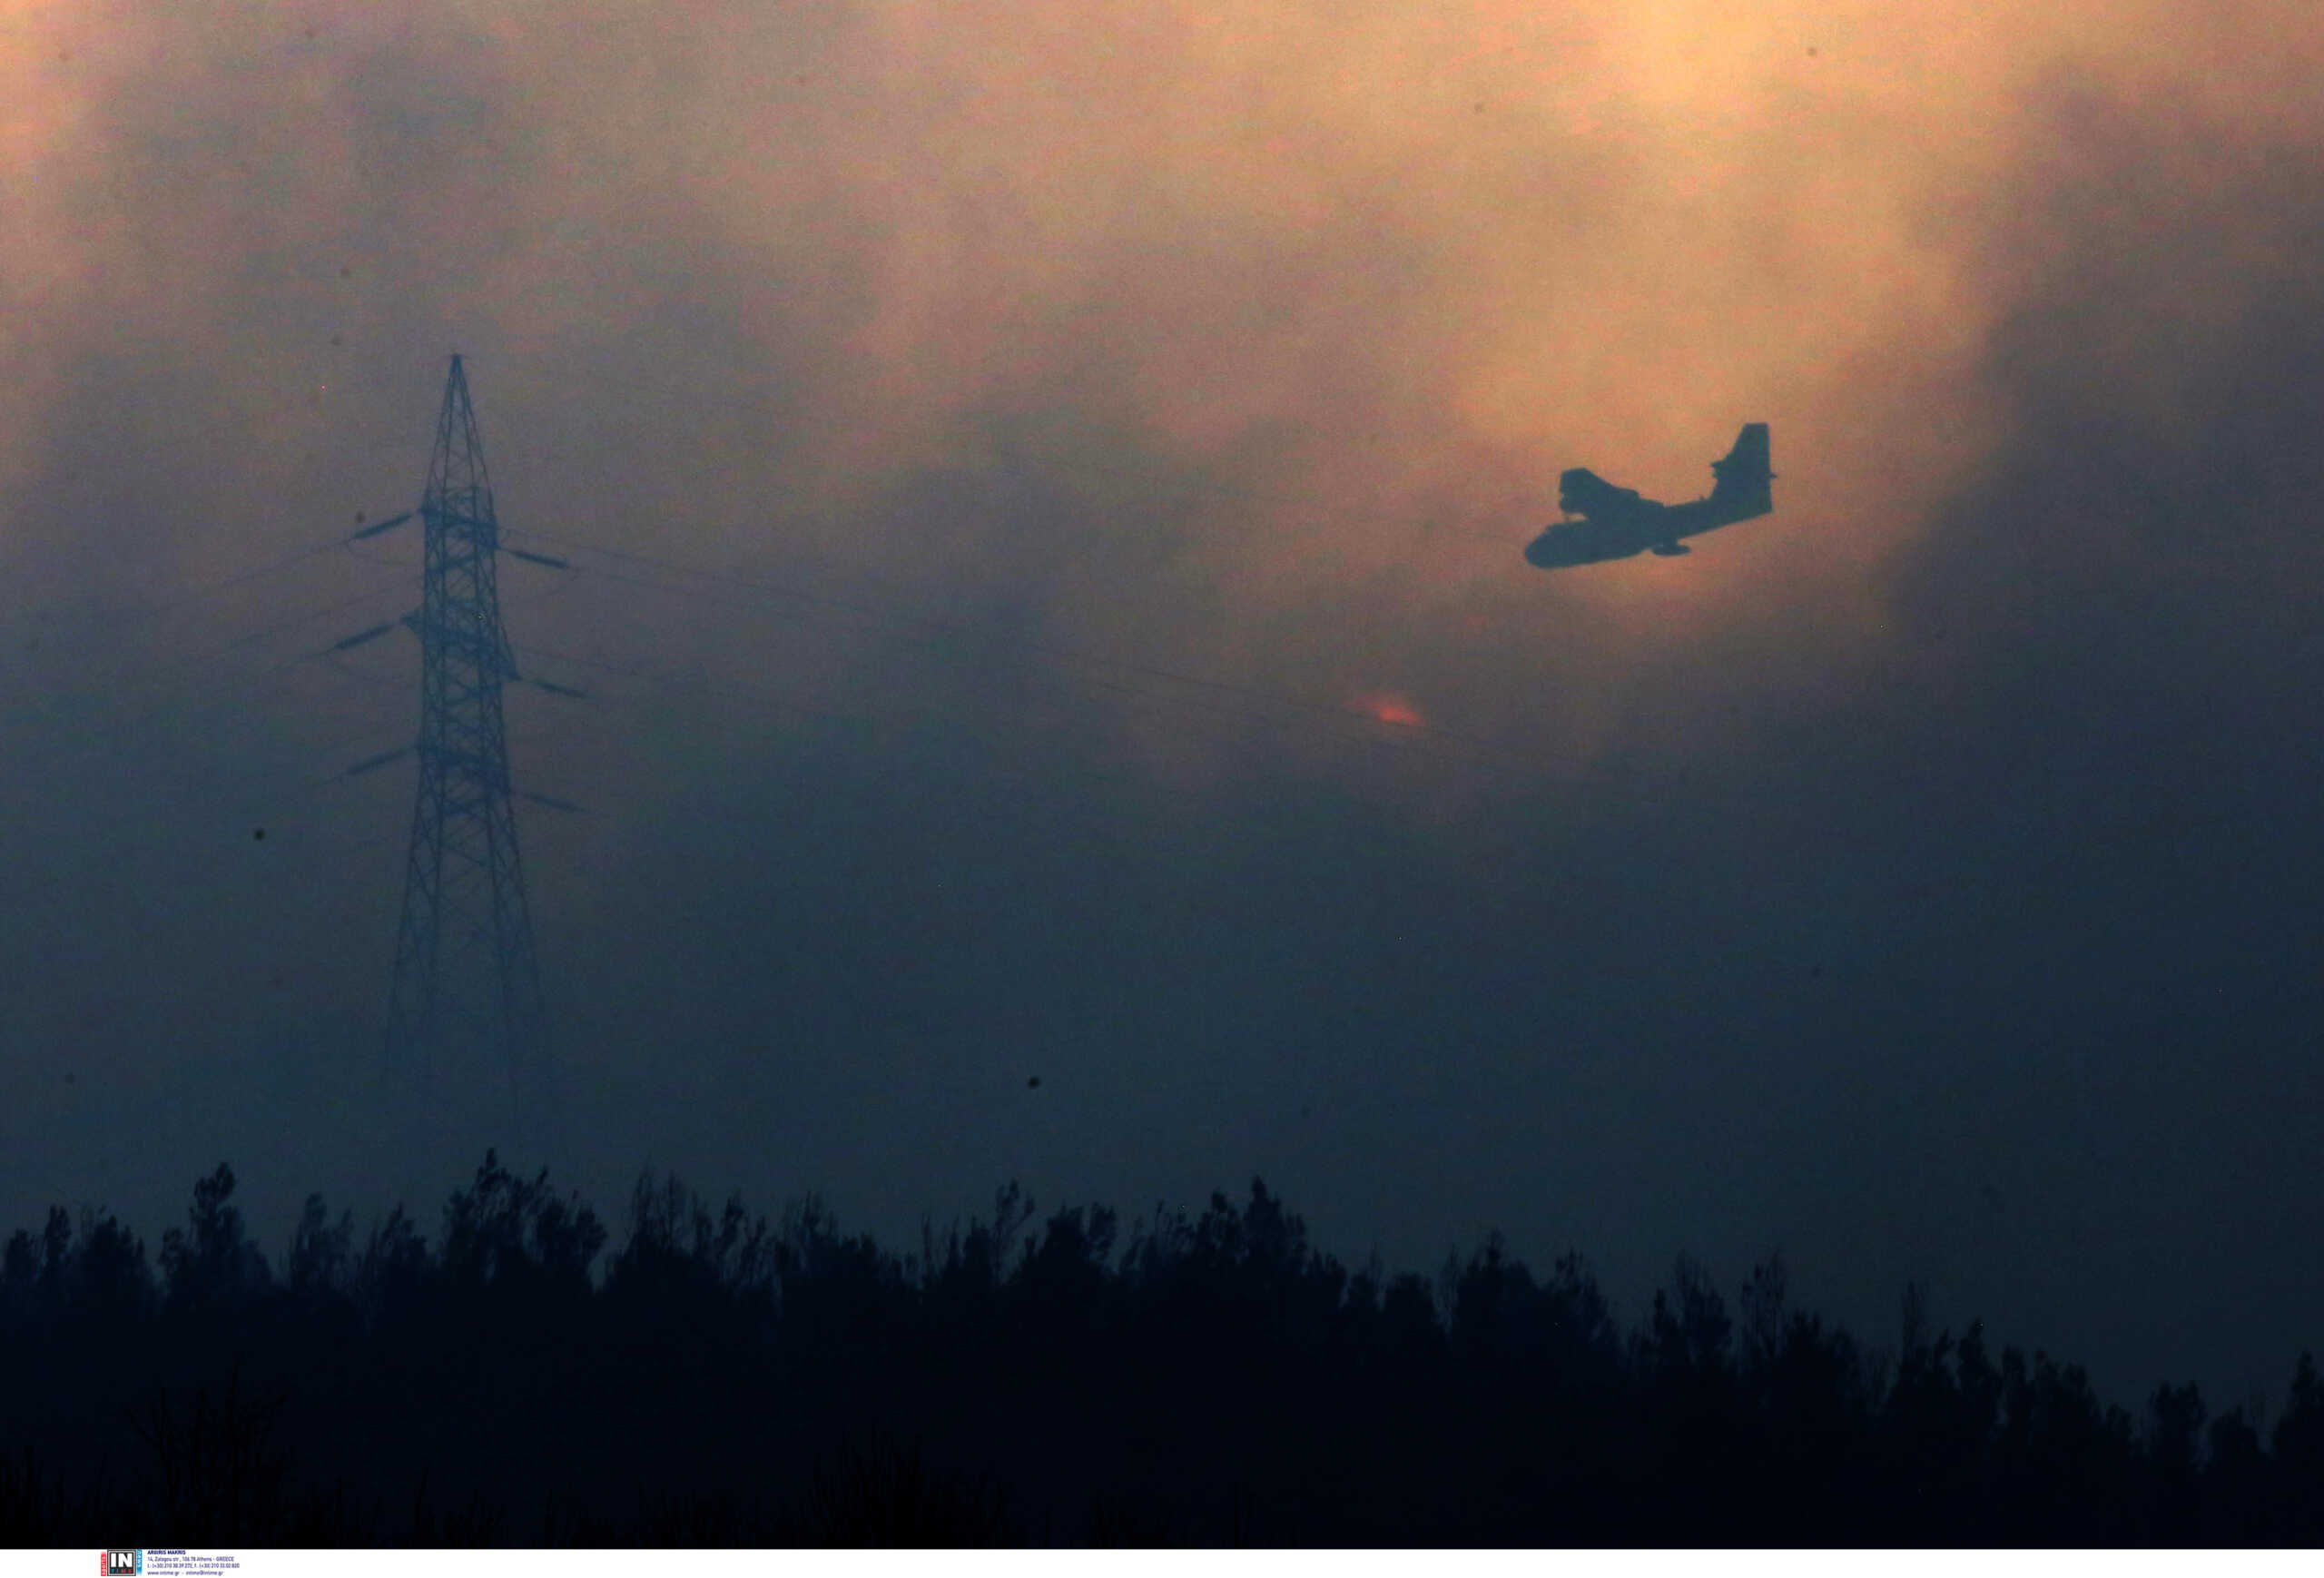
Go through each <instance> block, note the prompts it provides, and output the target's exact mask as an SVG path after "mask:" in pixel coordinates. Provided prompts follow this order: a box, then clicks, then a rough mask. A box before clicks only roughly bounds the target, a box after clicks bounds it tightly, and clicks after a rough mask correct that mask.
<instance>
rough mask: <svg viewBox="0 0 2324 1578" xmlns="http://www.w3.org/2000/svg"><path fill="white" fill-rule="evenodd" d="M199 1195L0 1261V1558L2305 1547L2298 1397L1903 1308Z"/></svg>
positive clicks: (546, 1190)
mask: <svg viewBox="0 0 2324 1578" xmlns="http://www.w3.org/2000/svg"><path fill="white" fill-rule="evenodd" d="M234 1186H235V1180H234V1175H233V1173H232V1171H231V1169H229V1168H227V1167H225V1166H223V1165H221V1166H220V1167H219V1168H218V1169H217V1170H216V1171H214V1172H213V1173H212V1174H211V1175H209V1176H208V1177H206V1178H204V1179H201V1180H200V1181H199V1182H198V1183H197V1184H196V1185H195V1186H194V1190H193V1198H192V1206H191V1208H189V1210H188V1213H187V1219H186V1223H185V1225H184V1226H183V1227H182V1228H172V1229H170V1230H169V1231H168V1232H166V1233H165V1234H164V1235H163V1236H162V1241H161V1246H160V1249H159V1251H158V1254H157V1255H155V1256H154V1257H152V1258H151V1259H149V1257H148V1256H147V1253H146V1248H145V1245H144V1242H143V1240H142V1239H140V1238H137V1237H136V1236H135V1235H134V1234H133V1233H132V1232H131V1231H130V1230H129V1228H126V1227H124V1226H123V1224H122V1223H121V1222H120V1221H119V1220H118V1219H116V1218H114V1217H113V1216H112V1215H111V1214H110V1213H108V1212H105V1211H102V1210H89V1211H84V1212H83V1213H81V1214H80V1216H79V1217H78V1218H77V1219H76V1218H74V1216H73V1215H72V1214H71V1213H69V1212H67V1211H66V1210H65V1209H64V1208H62V1207H57V1208H52V1209H51V1210H50V1211H49V1213H48V1218H47V1220H46V1222H45V1224H44V1226H43V1227H42V1228H40V1229H39V1230H38V1231H37V1232H35V1231H33V1230H30V1229H25V1230H20V1231H17V1232H16V1233H15V1234H14V1235H13V1237H11V1238H9V1239H8V1241H7V1244H6V1247H5V1255H0V1545H14V1546H60V1545H73V1544H82V1545H91V1546H102V1545H103V1544H105V1543H121V1542H124V1541H126V1542H138V1541H143V1542H145V1543H153V1544H161V1545H190V1544H196V1543H221V1544H231V1543H243V1544H250V1545H269V1544H271V1545H290V1546H315V1545H334V1544H364V1543H399V1542H408V1543H417V1544H427V1545H465V1544H516V1545H535V1544H588V1545H612V1544H641V1543H642V1544H651V1545H738V1544H866V1543H904V1544H943V1545H956V1544H997V1543H1137V1544H1187V1543H1201V1544H1215V1543H1240V1544H1300V1545H1346V1544H1364V1545H1374V1544H1386V1545H1403V1544H1415V1543H1428V1544H1551V1545H1577V1544H1578V1545H1598V1544H1654V1545H1665V1544H1699V1543H1716V1544H1787V1545H1788V1544H1806V1545H1831V1544H1881V1545H1893V1544H1910V1545H1927V1544H1937V1545H2053V1544H2073V1545H2120V1544H2179V1543H2208V1544H2302V1545H2314V1544H2319V1543H2324V1380H2319V1376H2318V1374H2317V1369H2316V1366H2315V1363H2314V1361H2313V1359H2312V1358H2311V1357H2310V1356H2308V1355H2306V1354H2303V1355H2301V1356H2299V1361H2298V1364H2297V1366H2295V1368H2294V1371H2293V1374H2292V1378H2291V1386H2290V1396H2289V1399H2288V1401H2287V1403H2286V1404H2285V1405H2284V1406H2283V1407H2282V1409H2281V1410H2280V1414H2279V1415H2278V1417H2277V1418H2276V1419H2275V1420H2274V1422H2273V1425H2272V1427H2271V1428H2270V1426H2269V1423H2268V1421H2267V1420H2266V1419H2264V1418H2262V1417H2260V1416H2258V1415H2259V1414H2260V1409H2259V1408H2258V1407H2257V1406H2256V1405H2254V1406H2253V1407H2250V1408H2247V1407H2242V1406H2239V1407H2235V1408H2230V1409H2229V1410H2227V1411H2226V1412H2225V1413H2223V1414H2221V1415H2219V1416H2217V1417H2215V1418H2214V1417H2212V1416H2211V1415H2210V1413H2209V1411H2208V1409H2207V1408H2206V1406H2205V1405H2204V1402H2203V1400H2202V1398H2201V1395H2200V1394H2199V1392H2198V1391H2197V1389H2196V1388H2195V1387H2194V1386H2191V1385H2188V1386H2170V1385H2164V1386H2160V1387H2158V1388H2157V1389H2156V1391H2155V1392H2154V1393H2153V1395H2152V1397H2151V1398H2150V1399H2149V1401H2148V1404H2147V1406H2146V1410H2145V1412H2144V1414H2143V1415H2142V1416H2140V1417H2135V1418H2134V1417H2133V1416H2132V1415H2131V1414H2130V1413H2129V1412H2127V1411H2126V1410H2124V1409H2122V1408H2121V1407H2119V1406H2115V1405H2107V1404H2104V1403H2102V1401H2101V1400H2100V1398H2099V1397H2098V1396H2097V1395H2096V1394H2095V1392H2094V1391H2093V1387H2092V1386H2091V1384H2090V1381H2089V1378H2088V1376H2086V1375H2085V1373H2084V1372H2083V1369H2082V1368H2081V1367H2080V1366H2073V1365H2068V1364H2063V1363H2060V1362H2058V1361H2055V1360H2053V1359H2052V1358H2051V1357H2049V1356H2047V1355H2045V1354H2042V1353H2038V1352H2037V1353H2035V1354H2033V1356H2031V1357H2030V1358H2029V1357H2028V1356H2026V1355H2024V1353H2022V1352H2021V1351H2019V1350H2018V1349H2016V1348H2014V1347H2004V1348H2003V1349H2002V1350H2001V1351H2000V1352H1999V1354H1998V1355H1996V1354H1995V1353H1994V1352H1993V1350H1992V1348H1991V1346H1990V1345H1989V1343H1988V1341H1987V1338H1986V1336H1985V1334H1984V1329H1983V1327H1982V1325H1980V1324H1974V1323H1973V1324H1972V1325H1970V1326H1969V1327H1967V1329H1966V1330H1965V1331H1962V1332H1959V1333H1955V1332H1953V1331H1951V1330H1944V1331H1939V1332H1937V1333H1936V1334H1935V1335H1934V1336H1931V1335H1930V1334H1929V1333H1928V1332H1927V1331H1926V1329H1925V1327H1926V1324H1927V1323H1926V1320H1925V1314H1924V1310H1923V1305H1922V1301H1921V1299H1920V1297H1919V1296H1918V1294H1917V1291H1916V1290H1914V1289H1909V1288H1908V1289H1907V1290H1906V1296H1905V1307H1904V1311H1903V1320H1902V1329H1901V1333H1900V1340H1899V1342H1898V1343H1897V1344H1896V1346H1894V1347H1886V1348H1880V1349H1875V1348H1873V1347H1870V1346H1866V1344H1864V1343H1862V1342H1860V1341H1859V1340H1858V1339H1857V1338H1856V1337H1855V1336H1851V1335H1850V1334H1849V1333H1848V1332H1846V1330H1844V1329H1842V1328H1841V1327H1837V1326H1836V1325H1833V1324H1830V1323H1828V1322H1827V1321H1825V1320H1823V1319H1821V1318H1820V1317H1817V1316H1816V1315H1813V1314H1810V1313H1807V1312H1806V1311H1802V1310H1799V1309H1797V1308H1795V1307H1792V1305H1791V1304H1790V1302H1789V1300H1788V1297H1787V1278H1786V1273H1785V1269H1784V1265H1783V1262H1782V1260H1781V1258H1780V1257H1770V1258H1769V1259H1768V1260H1767V1261H1766V1262H1764V1263H1762V1264H1760V1265H1759V1266H1758V1267H1755V1268H1754V1269H1753V1271H1752V1273H1751V1275H1750V1277H1749V1278H1748V1280H1747V1281H1746V1282H1745V1283H1744V1284H1743V1285H1742V1287H1740V1288H1739V1289H1738V1292H1737V1295H1736V1297H1735V1298H1734V1300H1733V1302H1732V1303H1731V1304H1730V1302H1729V1301H1728V1299H1727V1298H1726V1297H1723V1296H1722V1295H1721V1293H1720V1292H1719V1290H1718V1287H1716V1286H1714V1284H1713V1282H1712V1280H1711V1279H1710V1277H1709V1276H1708V1275H1707V1274H1706V1273H1705V1272H1704V1270H1703V1269H1702V1268H1701V1267H1699V1266H1698V1265H1696V1264H1694V1263H1693V1262H1691V1261H1688V1260H1684V1259H1682V1260H1681V1261H1680V1262H1679V1265H1678V1266H1677V1267H1676V1268H1675V1270H1674V1272H1673V1274H1672V1277H1671V1279H1670V1281H1669V1285H1668V1286H1667V1287H1665V1288H1664V1289H1663V1290H1662V1291H1661V1292H1659V1293H1657V1294H1656V1295H1655V1297H1654V1299H1653V1302H1652V1305H1651V1307H1650V1308H1649V1310H1648V1312H1647V1313H1646V1316H1645V1318H1644V1319H1643V1320H1642V1321H1641V1322H1640V1323H1639V1324H1638V1325H1637V1326H1635V1327H1631V1328H1628V1329H1625V1328H1624V1327H1622V1326H1620V1324H1618V1323H1617V1321H1616V1319H1615V1317H1614V1316H1613V1313H1612V1311H1611V1309H1610V1306H1609V1304H1608V1301H1607V1299H1606V1297H1605V1296H1604V1294H1603V1293H1602V1291H1601V1290H1600V1287H1599V1285H1598V1283H1597V1281H1596V1279H1595V1278H1594V1277H1593V1276H1592V1274H1591V1272H1590V1267H1589V1266H1588V1265H1587V1264H1586V1263H1585V1262H1584V1261H1583V1260H1581V1258H1580V1257H1576V1256H1573V1255H1568V1256H1566V1257H1563V1258H1561V1259H1560V1260H1559V1261H1558V1262H1557V1264H1556V1265H1555V1266H1554V1267H1552V1268H1551V1269H1550V1270H1549V1271H1548V1272H1547V1273H1546V1274H1540V1275H1537V1274H1536V1273H1535V1272H1533V1271H1532V1270H1531V1269H1529V1268H1528V1267H1526V1266H1525V1265H1524V1264H1523V1263H1522V1262H1521V1261H1520V1260H1518V1259H1517V1258H1516V1257H1513V1256H1512V1255H1511V1254H1509V1253H1508V1251H1507V1249H1506V1247H1505V1245H1504V1243H1503V1241H1502V1239H1501V1238H1498V1237H1494V1238H1489V1239H1488V1240H1487V1241H1486V1242H1485V1244H1484V1245H1483V1246H1482V1248H1478V1249H1476V1250H1474V1251H1473V1252H1472V1253H1471V1254H1469V1255H1468V1256H1467V1257H1465V1258H1463V1257H1452V1258H1449V1259H1448V1261H1447V1263H1446V1264H1445V1266H1444V1267H1443V1269H1442V1270H1441V1271H1440V1272H1439V1274H1438V1275H1436V1276H1435V1277H1423V1276H1420V1275H1417V1274H1414V1273H1410V1272H1404V1273H1398V1274H1393V1275H1391V1274H1388V1273H1386V1272H1384V1270H1383V1269H1382V1268H1381V1267H1379V1266H1378V1265H1377V1264H1376V1263H1375V1264H1374V1265H1371V1266H1368V1267H1364V1268H1362V1269H1358V1270H1354V1271H1351V1270H1349V1269H1348V1268H1347V1267H1345V1266H1344V1265H1343V1264H1341V1263H1340V1262H1339V1261H1338V1260H1336V1259H1334V1257H1331V1256H1329V1255H1325V1254H1322V1253H1319V1252H1318V1251H1316V1250H1315V1248H1313V1247H1311V1246H1310V1244H1309V1243H1308V1241H1307V1237H1306V1231H1305V1225H1304V1223H1303V1222H1302V1220H1301V1219H1300V1218H1299V1217H1297V1216H1296V1215H1295V1214H1293V1213H1292V1212H1290V1211H1289V1210H1287V1209H1286V1208H1285V1206H1284V1204H1283V1202H1282V1201H1281V1200H1280V1199H1278V1198H1276V1197H1275V1195H1273V1194H1271V1193H1270V1192H1269V1191H1268V1190H1267V1188H1265V1185H1264V1184H1263V1183H1261V1182H1258V1181H1256V1180H1255V1181H1254V1182H1253V1183H1252V1185H1251V1188H1250V1192H1249V1196H1248V1198H1247V1199H1245V1200H1243V1201H1241V1202H1240V1203H1237V1202H1236V1201H1234V1200H1231V1199H1230V1198H1227V1197H1226V1196H1225V1195H1223V1194H1215V1195H1213V1196H1212V1197H1211V1199H1210V1202H1209V1205H1208V1207H1207V1208H1206V1209H1205V1210H1203V1211H1202V1212H1201V1214H1199V1215H1198V1216H1194V1215H1189V1214H1187V1212H1185V1211H1183V1210H1177V1209H1165V1208H1159V1207H1157V1208H1156V1209H1155V1210H1153V1211H1152V1212H1151V1213H1149V1214H1148V1215H1147V1216H1145V1217H1144V1218H1138V1219H1137V1220H1135V1221H1133V1222H1131V1223H1130V1224H1129V1225H1128V1228H1127V1231H1125V1228H1124V1224H1123V1220H1122V1218H1120V1217H1119V1216H1118V1215H1117V1213H1116V1212H1114V1211H1112V1210H1110V1209H1108V1208H1103V1207H1098V1206H1076V1207H1068V1208H1063V1209H1060V1210H1058V1211H1056V1212H1054V1213H1053V1214H1051V1215H1050V1216H1049V1217H1048V1218H1046V1220H1037V1217H1036V1212H1035V1209H1034V1204H1033V1201H1032V1200H1031V1199H1030V1198H1029V1197H1028V1196H1027V1195H1026V1194H1025V1193H1024V1192H1023V1191H1022V1189H1021V1188H1019V1187H1018V1186H1016V1185H1014V1184H1011V1185H1009V1186H1008V1187H1006V1188H1002V1189H1000V1191H998V1193H997V1194H996V1196H995V1198H994V1202H993V1207H992V1210H991V1213H990V1216H989V1217H985V1218H971V1219H970V1221H969V1222H968V1223H967V1224H966V1225H965V1226H960V1225H955V1226H953V1227H950V1228H947V1229H945V1230H944V1231H942V1232H941V1233H940V1232H938V1231H937V1230H936V1229H935V1228H934V1227H933V1225H932V1224H927V1223H924V1224H923V1226H922V1229H921V1242H920V1244H919V1246H918V1247H917V1248H916V1249H914V1250H912V1251H911V1252H907V1253H898V1252H896V1251H894V1250H892V1249H890V1248H882V1247H881V1246H880V1245H879V1244H877V1243H875V1242H874V1241H873V1240H872V1238H870V1237H869V1236H867V1235H862V1234H849V1233H845V1232H842V1230H841V1228H840V1227H839V1225H838V1224H837V1222H836V1221H834V1219H833V1218H832V1214H831V1213H830V1211H829V1210H828V1209H827V1208H825V1207H824V1206H823V1205H822V1202H821V1201H820V1200H819V1199H817V1198H815V1197H812V1196H810V1197H808V1198H805V1199H804V1200H802V1201H800V1202H797V1203H794V1204H793V1205H791V1206H789V1207H787V1208H784V1209H783V1211H782V1212H781V1213H780V1215H779V1216H778V1218H776V1219H774V1220H773V1221H770V1220H769V1218H767V1217H766V1216H764V1215H763V1214H753V1212H751V1211H750V1210H748V1209H747V1208H745V1206H744V1205H743V1201H742V1200H741V1198H739V1197H736V1198H730V1199H729V1200H728V1201H727V1202H726V1203H725V1204H724V1207H723V1208H717V1209H714V1208H712V1207H711V1206H710V1205H709V1204H708V1203H707V1202H706V1201H705V1200H704V1199H703V1198H701V1197H699V1196H697V1195H696V1194H694V1192H693V1191H692V1190H690V1189H689V1188H686V1187H685V1186H684V1184H682V1183H680V1182H679V1181H678V1180H677V1179H675V1178H674V1177H664V1178H660V1179H655V1178H653V1177H650V1176H649V1177H646V1178H644V1179H641V1180H640V1181H639V1183H638V1185H637V1187H636V1189H635V1193H634V1195H633V1197H632V1198H631V1201H630V1208H629V1223H628V1232H627V1237H626V1238H625V1242H624V1243H623V1244H622V1245H621V1247H620V1248H619V1249H618V1250H615V1251H613V1252H611V1253H610V1254H608V1253H607V1246H608V1243H609V1235H608V1232H607V1229H606V1226H605V1224H604V1223H603V1222H602V1221H601V1220H600V1219H599V1218H598V1217H597V1215H596V1212H595V1211H594V1210H593V1209H592V1208H590V1207H589V1206H587V1205H586V1204H584V1203H583V1202H582V1201H581V1200H580V1199H579V1198H578V1197H577V1196H576V1195H574V1194H571V1193H565V1194H560V1193H558V1192H557V1191H556V1190H555V1189H553V1188H551V1187H550V1185H549V1182H548V1177H547V1173H546V1172H542V1173H539V1174H537V1175H536V1176H534V1177H532V1178H529V1179H527V1178H525V1177H523V1176H520V1175H518V1174H516V1173H512V1172H510V1171H509V1170H507V1169H506V1168H505V1167H504V1166H502V1164H501V1162H500V1160H499V1159H498V1157H497V1154H494V1153H489V1152H487V1155H486V1158H485V1160H484V1163H483V1165H482V1166H481V1167H480V1168H478V1170H477V1173H476V1175H475V1178H474V1179H473V1180H472V1181H471V1182H470V1183H469V1184H468V1187H466V1188H460V1189H458V1190H456V1191H454V1192H453V1194H452V1195H451V1197H450V1198H449V1199H448V1201H447V1202H446V1204H445V1206H444V1209H443V1213H442V1218H441V1221H440V1223H439V1224H438V1228H437V1231H436V1233H435V1235H434V1237H433V1238H432V1239H431V1238H428V1237H427V1236H425V1235H423V1233H422V1232H421V1230H420V1227H419V1224H418V1223H416V1222H415V1221H414V1220H413V1219H412V1218H410V1217H409V1216H408V1215H406V1213H405V1212H404V1211H403V1209H402V1208H400V1207H399V1208H396V1209H394V1210H391V1211H389V1213H388V1215H387V1216H386V1217H385V1218H381V1219H379V1220H378V1221H376V1222H375V1223H373V1224H372V1225H371V1226H369V1228H368V1229H367V1230H365V1231H364V1232H362V1233H361V1234H360V1235H359V1234H358V1231H357V1228H356V1224H355V1221H354V1218H353V1216H352V1214H351V1213H350V1212H347V1211H341V1212H340V1214H339V1215H337V1216H336V1217H334V1216H333V1215H332V1214H331V1213H330V1209H329V1208H327V1206H326V1204H325V1202H324V1201H323V1199H322V1198H321V1197H320V1196H310V1197H309V1198H308V1199H307V1201H306V1206H305V1209H304V1211H303V1212H302V1214H301V1215H300V1218H299V1221H298V1224H297V1226H296V1227H295V1228H294V1229H293V1231H292V1232H291V1237H290V1240H289V1243H288V1247H287V1248H285V1250H284V1251H283V1253H282V1255H281V1257H280V1259H279V1261H278V1260H270V1259H269V1257H267V1256H266V1255H264V1254H263V1253H261V1250H260V1248H258V1246H257V1245H256V1244H255V1243H254V1242H253V1241H252V1240H251V1237H250V1235H249V1232H248V1230H247V1228H246V1227H245V1224H244V1222H243V1218H242V1216H241V1211H240V1209H239V1208H237V1207H236V1206H235V1204H234V1203H233V1196H234Z"/></svg>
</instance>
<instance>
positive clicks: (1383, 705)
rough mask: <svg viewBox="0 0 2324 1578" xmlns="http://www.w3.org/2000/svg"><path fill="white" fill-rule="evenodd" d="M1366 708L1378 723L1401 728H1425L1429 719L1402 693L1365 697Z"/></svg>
mask: <svg viewBox="0 0 2324 1578" xmlns="http://www.w3.org/2000/svg"><path fill="white" fill-rule="evenodd" d="M1364 711H1365V712H1368V713H1370V714H1371V715H1372V716H1373V719H1374V721H1375V722H1378V723H1384V724H1394V725H1396V726H1397V727H1399V728H1405V729H1418V728H1425V727H1426V726H1427V724H1428V720H1427V719H1425V718H1423V717H1422V716H1421V715H1420V711H1419V709H1418V708H1416V707H1414V706H1413V704H1412V703H1410V702H1408V701H1406V700H1405V699H1404V698H1403V696H1400V695H1373V696H1366V697H1364Z"/></svg>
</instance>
